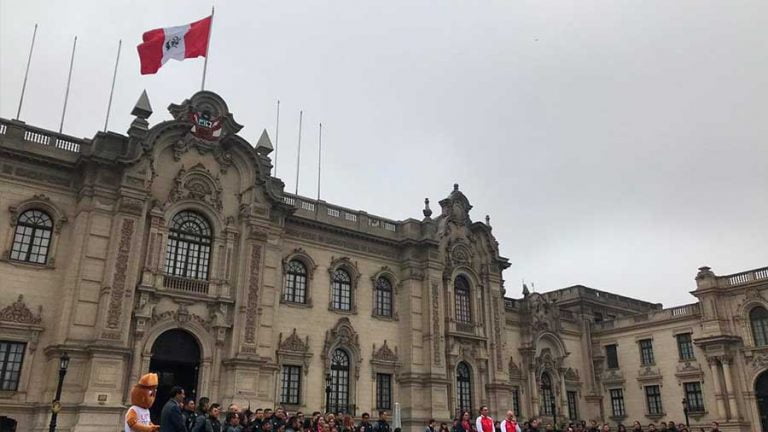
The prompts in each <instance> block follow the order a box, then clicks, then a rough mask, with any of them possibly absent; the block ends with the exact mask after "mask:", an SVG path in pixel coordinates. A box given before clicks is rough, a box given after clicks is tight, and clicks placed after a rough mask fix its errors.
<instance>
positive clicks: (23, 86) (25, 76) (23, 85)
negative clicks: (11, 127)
mask: <svg viewBox="0 0 768 432" xmlns="http://www.w3.org/2000/svg"><path fill="white" fill-rule="evenodd" d="M35 36H37V24H35V31H33V32H32V45H30V46H29V57H27V71H26V72H24V84H22V85H21V97H19V110H18V111H16V120H18V119H19V116H20V115H21V104H22V103H24V91H25V90H26V89H27V77H28V76H29V64H30V63H32V50H33V49H35Z"/></svg>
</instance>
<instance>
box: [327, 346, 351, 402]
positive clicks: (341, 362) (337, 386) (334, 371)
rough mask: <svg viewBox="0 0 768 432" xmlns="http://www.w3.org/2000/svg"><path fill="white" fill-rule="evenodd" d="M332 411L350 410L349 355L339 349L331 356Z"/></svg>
mask: <svg viewBox="0 0 768 432" xmlns="http://www.w3.org/2000/svg"><path fill="white" fill-rule="evenodd" d="M330 396H331V400H330V405H331V406H330V410H329V411H330V412H349V355H348V354H347V353H346V351H344V350H342V349H337V350H336V351H334V352H333V357H331V395H330Z"/></svg>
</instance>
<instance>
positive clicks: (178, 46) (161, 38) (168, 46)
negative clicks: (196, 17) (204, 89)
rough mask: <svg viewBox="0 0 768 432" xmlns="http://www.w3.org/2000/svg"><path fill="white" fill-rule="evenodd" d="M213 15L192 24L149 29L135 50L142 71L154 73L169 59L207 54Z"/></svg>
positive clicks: (181, 58)
mask: <svg viewBox="0 0 768 432" xmlns="http://www.w3.org/2000/svg"><path fill="white" fill-rule="evenodd" d="M212 20H213V15H211V16H209V17H207V18H203V19H201V20H200V21H195V22H193V23H192V24H187V25H182V26H177V27H166V28H160V29H155V30H150V31H148V32H146V33H144V35H143V36H142V39H143V40H144V42H143V43H141V44H139V45H138V46H137V47H136V49H137V50H138V51H139V58H140V59H141V74H142V75H147V74H153V73H156V72H157V70H158V69H160V66H162V65H164V64H165V62H167V61H168V60H169V59H176V60H184V59H188V58H195V57H205V56H206V55H208V39H209V38H210V36H211V21H212Z"/></svg>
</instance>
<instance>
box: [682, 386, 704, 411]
mask: <svg viewBox="0 0 768 432" xmlns="http://www.w3.org/2000/svg"><path fill="white" fill-rule="evenodd" d="M683 387H685V400H686V401H687V402H688V410H689V411H692V412H704V395H703V394H702V393H701V383H700V382H689V383H684V384H683Z"/></svg>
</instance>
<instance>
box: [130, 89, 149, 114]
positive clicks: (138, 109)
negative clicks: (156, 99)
mask: <svg viewBox="0 0 768 432" xmlns="http://www.w3.org/2000/svg"><path fill="white" fill-rule="evenodd" d="M131 115H134V116H136V117H138V118H140V119H143V120H146V119H148V118H149V116H151V115H152V105H150V104H149V96H147V91H146V90H144V91H143V92H141V96H139V100H138V101H136V105H135V106H134V107H133V111H131Z"/></svg>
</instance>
